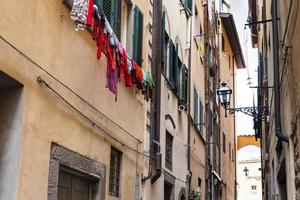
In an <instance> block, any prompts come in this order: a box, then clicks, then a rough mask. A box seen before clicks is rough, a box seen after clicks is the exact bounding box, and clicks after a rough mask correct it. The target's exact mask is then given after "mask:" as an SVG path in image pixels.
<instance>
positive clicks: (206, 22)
mask: <svg viewBox="0 0 300 200" xmlns="http://www.w3.org/2000/svg"><path fill="white" fill-rule="evenodd" d="M207 3H208V2H207ZM207 3H206V4H205V5H203V7H204V44H205V50H204V55H205V56H204V73H205V78H204V79H205V124H206V147H205V151H206V153H205V155H206V156H205V157H206V159H205V166H206V170H205V171H206V173H205V179H206V180H205V181H206V182H205V183H206V186H205V191H206V192H205V193H206V196H205V199H212V176H211V171H212V168H211V165H210V163H211V159H210V158H211V157H210V154H211V153H210V143H211V142H210V131H211V130H210V129H211V126H210V124H211V123H210V118H211V113H210V106H209V105H210V98H209V87H210V86H209V84H210V82H209V69H208V56H209V55H208V44H209V19H208V4H207Z"/></svg>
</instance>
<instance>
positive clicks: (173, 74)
mask: <svg viewBox="0 0 300 200" xmlns="http://www.w3.org/2000/svg"><path fill="white" fill-rule="evenodd" d="M169 60H170V62H169V82H170V85H171V88H172V90H174V91H175V92H176V94H177V86H178V83H179V80H178V79H179V58H178V43H176V47H175V45H174V43H173V42H172V40H171V41H170V56H169Z"/></svg>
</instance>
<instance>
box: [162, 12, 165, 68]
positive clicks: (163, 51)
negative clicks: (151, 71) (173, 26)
mask: <svg viewBox="0 0 300 200" xmlns="http://www.w3.org/2000/svg"><path fill="white" fill-rule="evenodd" d="M165 18H166V13H165V12H163V16H162V28H161V32H162V40H161V49H162V51H161V52H162V55H161V59H162V60H161V61H162V69H164V66H165V56H166V41H165V40H166V35H165V26H166V22H165Z"/></svg>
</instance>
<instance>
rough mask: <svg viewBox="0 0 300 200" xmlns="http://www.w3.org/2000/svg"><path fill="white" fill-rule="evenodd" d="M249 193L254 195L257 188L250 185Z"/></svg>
mask: <svg viewBox="0 0 300 200" xmlns="http://www.w3.org/2000/svg"><path fill="white" fill-rule="evenodd" d="M251 193H252V194H256V193H257V187H256V185H251Z"/></svg>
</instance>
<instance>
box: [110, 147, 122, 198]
mask: <svg viewBox="0 0 300 200" xmlns="http://www.w3.org/2000/svg"><path fill="white" fill-rule="evenodd" d="M121 158H122V152H120V151H119V150H117V149H116V148H114V147H112V148H111V153H110V171H109V194H110V195H112V196H116V197H119V193H120V171H121Z"/></svg>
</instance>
